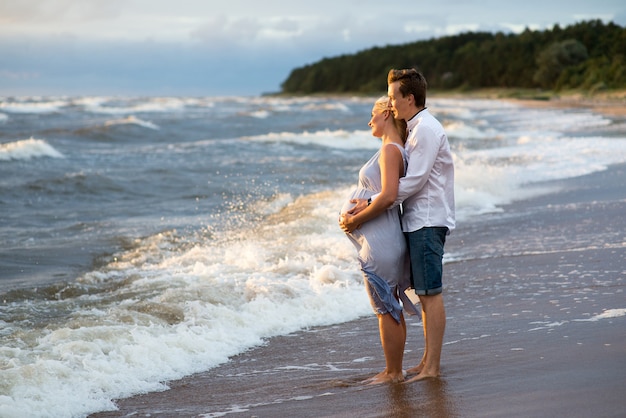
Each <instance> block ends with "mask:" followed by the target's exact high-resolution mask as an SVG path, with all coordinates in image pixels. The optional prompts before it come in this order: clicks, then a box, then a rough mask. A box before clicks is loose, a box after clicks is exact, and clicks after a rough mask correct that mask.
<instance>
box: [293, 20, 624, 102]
mask: <svg viewBox="0 0 626 418" xmlns="http://www.w3.org/2000/svg"><path fill="white" fill-rule="evenodd" d="M625 67H626V28H622V27H620V26H619V25H616V24H614V23H612V22H610V23H606V24H605V23H603V22H602V21H601V20H590V21H584V22H580V23H577V24H575V25H571V26H568V27H565V28H561V27H560V26H559V25H555V26H554V27H553V28H552V29H550V30H544V31H531V30H529V29H528V28H527V29H526V30H524V31H523V32H522V33H520V34H504V33H501V32H498V33H495V34H493V33H487V32H466V33H462V34H459V35H454V36H446V37H441V38H436V39H430V40H425V41H417V42H412V43H407V44H402V45H388V46H385V47H374V48H370V49H366V50H363V51H361V52H357V53H355V54H349V55H341V56H337V57H333V58H324V59H322V60H321V61H319V62H316V63H313V64H310V65H306V66H303V67H300V68H296V69H294V70H292V71H291V73H290V74H289V76H288V77H287V79H286V80H285V81H284V82H283V83H282V84H281V91H282V93H288V94H313V93H364V94H366V93H375V92H381V91H386V90H387V72H388V71H389V70H390V69H391V68H397V69H401V68H417V69H418V70H420V71H421V72H422V73H423V74H424V76H425V77H426V80H428V85H429V88H432V89H436V90H459V89H461V90H470V89H480V88H521V89H543V90H552V91H561V90H568V89H581V90H585V91H598V90H604V89H622V88H626V70H625Z"/></svg>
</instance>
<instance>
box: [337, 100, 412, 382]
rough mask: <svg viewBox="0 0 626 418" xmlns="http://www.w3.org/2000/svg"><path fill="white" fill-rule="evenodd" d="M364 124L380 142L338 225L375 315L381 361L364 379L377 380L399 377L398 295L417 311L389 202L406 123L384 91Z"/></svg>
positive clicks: (400, 171) (395, 210) (402, 166)
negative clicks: (363, 204) (358, 202)
mask: <svg viewBox="0 0 626 418" xmlns="http://www.w3.org/2000/svg"><path fill="white" fill-rule="evenodd" d="M368 125H369V126H370V128H371V129H372V135H373V136H375V137H377V138H380V139H381V140H382V143H381V146H380V149H379V150H378V151H377V152H376V154H374V155H373V156H372V158H370V160H369V161H368V162H367V163H365V164H364V165H363V167H361V170H360V171H359V182H358V185H357V187H356V189H355V190H354V191H353V192H352V193H351V194H350V196H349V198H348V200H347V203H346V204H345V205H344V207H343V208H342V210H341V216H340V218H339V225H340V226H341V228H342V229H343V231H344V232H346V235H347V236H348V238H349V239H350V240H351V241H352V243H353V244H354V246H355V247H356V249H357V251H358V259H359V262H360V264H361V270H362V272H363V277H364V280H365V288H366V290H367V293H368V296H369V299H370V303H371V304H372V308H373V309H374V312H375V313H376V315H377V316H378V326H379V329H380V340H381V343H382V347H383V352H384V354H385V363H386V367H385V370H383V371H382V372H380V373H378V374H377V375H376V376H374V377H372V378H370V379H368V380H367V381H366V382H367V383H370V384H379V383H387V382H401V381H403V380H404V374H403V370H402V357H403V354H404V344H405V340H406V325H405V322H404V316H403V313H402V305H401V304H400V301H399V299H401V300H402V302H403V305H404V307H405V309H406V310H407V313H408V314H418V311H417V310H416V309H415V306H414V305H413V304H412V303H411V302H410V301H409V300H408V298H407V297H406V296H405V294H404V290H405V289H407V288H408V287H409V286H410V278H409V261H408V257H407V252H406V241H405V238H404V235H403V233H402V227H401V224H400V208H399V206H394V207H391V208H389V207H390V206H391V205H392V204H393V202H394V201H395V200H396V195H397V192H398V181H399V179H400V177H402V176H404V173H405V170H406V161H407V159H406V152H405V150H404V141H405V140H406V123H405V122H404V121H403V120H397V119H395V118H394V116H393V112H392V111H391V107H390V106H389V98H388V97H387V96H384V97H381V98H380V99H378V100H377V101H376V102H375V103H374V107H373V108H372V118H371V119H370V122H369V124H368ZM373 195H377V196H376V199H374V200H372V201H371V204H370V205H369V206H368V207H367V208H366V209H364V210H363V211H361V212H359V213H358V214H357V215H351V214H349V213H347V211H348V210H350V209H351V207H352V206H353V205H354V199H369V198H370V197H372V196H373ZM387 208H389V209H387Z"/></svg>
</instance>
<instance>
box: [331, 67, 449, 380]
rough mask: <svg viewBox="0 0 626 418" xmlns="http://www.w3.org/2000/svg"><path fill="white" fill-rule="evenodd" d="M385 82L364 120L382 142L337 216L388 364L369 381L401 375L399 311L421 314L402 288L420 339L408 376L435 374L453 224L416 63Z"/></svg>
mask: <svg viewBox="0 0 626 418" xmlns="http://www.w3.org/2000/svg"><path fill="white" fill-rule="evenodd" d="M387 83H388V91H387V94H388V96H384V97H381V98H380V99H378V100H377V101H376V102H375V104H374V107H373V109H372V118H371V120H370V122H369V124H368V125H369V126H370V128H371V129H372V135H373V136H375V137H378V138H381V140H382V144H381V147H380V149H379V150H378V152H376V154H374V156H372V158H371V159H370V160H369V161H368V162H367V163H365V165H363V167H362V168H361V170H360V171H359V182H358V186H357V188H356V189H355V190H354V191H353V192H352V194H351V196H350V198H349V199H348V202H347V203H346V205H344V208H343V209H342V211H341V216H340V218H339V225H340V227H341V229H342V230H343V231H344V232H346V234H347V236H348V238H350V240H351V241H352V242H353V244H354V245H355V247H356V249H357V251H358V258H359V262H360V264H361V270H362V272H363V276H364V279H365V287H366V290H367V293H368V296H369V299H370V302H371V304H372V308H373V309H374V312H375V313H376V315H377V316H378V324H379V329H380V339H381V343H382V347H383V352H384V354H385V362H386V367H385V370H383V371H382V372H380V373H378V374H377V375H376V376H374V377H372V378H370V379H368V380H367V382H368V383H371V384H378V383H385V382H401V381H404V379H405V377H404V376H405V372H404V370H403V368H402V360H403V355H404V346H405V342H406V324H405V322H404V316H403V312H402V311H403V308H404V309H405V310H406V311H407V313H408V314H409V315H413V314H419V313H420V312H418V311H417V309H416V306H415V305H414V304H413V303H412V302H411V301H410V300H409V297H408V296H407V295H406V294H405V291H406V292H415V294H416V295H417V296H418V297H419V300H420V305H421V315H422V323H423V327H424V340H425V349H424V354H423V357H422V359H421V361H420V362H419V363H418V364H417V365H416V366H415V367H412V368H410V369H408V370H407V371H406V374H407V375H414V376H412V377H411V378H410V379H409V380H408V381H407V382H412V381H417V380H421V379H425V378H429V377H437V376H439V372H440V371H439V367H440V359H441V348H442V345H443V336H444V331H445V326H446V313H445V309H444V303H443V294H442V290H443V286H442V268H443V247H444V244H445V240H446V236H447V235H448V234H449V233H450V231H451V230H452V229H454V226H455V215H454V164H453V161H452V154H451V152H450V145H449V143H448V138H447V136H446V133H445V131H444V129H443V127H442V126H441V123H439V121H438V120H437V119H435V118H434V117H433V116H432V115H431V114H430V113H429V112H428V110H427V109H426V87H427V84H426V80H425V78H424V76H423V75H422V74H421V73H420V72H418V71H417V70H415V69H405V70H395V69H392V70H390V71H389V74H388V76H387ZM400 301H402V304H400Z"/></svg>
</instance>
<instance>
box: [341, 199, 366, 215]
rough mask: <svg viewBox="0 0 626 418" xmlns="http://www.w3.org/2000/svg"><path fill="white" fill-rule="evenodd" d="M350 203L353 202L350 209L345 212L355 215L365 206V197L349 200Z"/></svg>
mask: <svg viewBox="0 0 626 418" xmlns="http://www.w3.org/2000/svg"><path fill="white" fill-rule="evenodd" d="M350 203H354V206H353V207H352V209H350V210H349V211H348V212H346V213H349V214H350V215H357V214H358V213H359V212H361V211H362V210H363V209H365V208H366V207H367V199H352V200H350Z"/></svg>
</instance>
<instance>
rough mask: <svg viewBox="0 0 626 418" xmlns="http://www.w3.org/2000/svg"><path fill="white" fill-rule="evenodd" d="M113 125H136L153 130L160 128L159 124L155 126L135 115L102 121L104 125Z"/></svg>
mask: <svg viewBox="0 0 626 418" xmlns="http://www.w3.org/2000/svg"><path fill="white" fill-rule="evenodd" d="M115 125H138V126H142V127H144V128H149V129H154V130H158V129H160V128H159V126H157V125H156V124H154V123H152V122H149V121H145V120H142V119H139V118H137V117H135V116H128V117H126V118H123V119H113V120H108V121H106V122H105V123H104V126H115Z"/></svg>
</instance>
